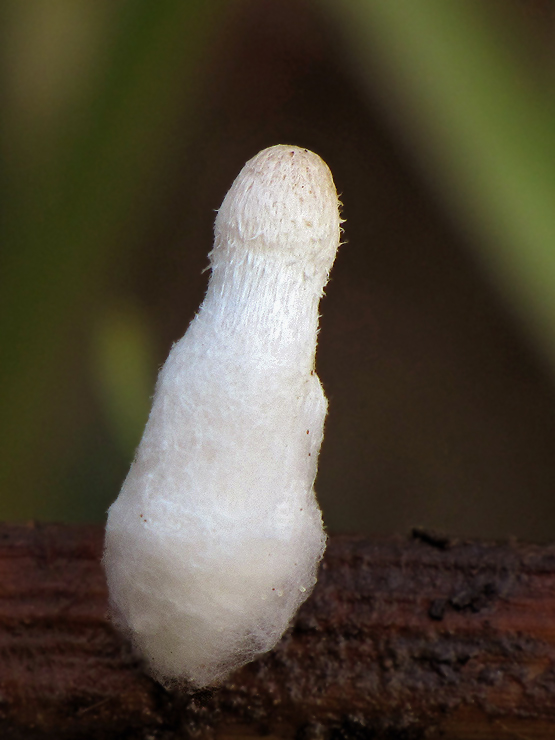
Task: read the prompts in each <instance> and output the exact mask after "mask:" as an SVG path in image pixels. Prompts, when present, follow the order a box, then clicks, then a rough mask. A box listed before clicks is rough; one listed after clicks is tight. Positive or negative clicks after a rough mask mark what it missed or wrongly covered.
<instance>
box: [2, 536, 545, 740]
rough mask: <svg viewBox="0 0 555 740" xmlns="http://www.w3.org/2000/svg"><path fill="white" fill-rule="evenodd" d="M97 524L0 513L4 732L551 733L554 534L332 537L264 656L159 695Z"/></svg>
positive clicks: (306, 736)
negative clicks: (116, 621) (134, 650)
mask: <svg viewBox="0 0 555 740" xmlns="http://www.w3.org/2000/svg"><path fill="white" fill-rule="evenodd" d="M101 550H102V530H101V529H100V527H96V526H58V525H45V526H39V525H33V526H16V525H2V526H1V527H0V737H2V738H47V737H48V738H56V740H58V739H59V740H64V738H145V740H146V738H153V739H154V738H157V739H160V740H161V739H162V738H164V739H165V738H175V737H198V738H204V737H212V736H215V737H216V738H228V737H229V738H231V737H235V738H237V737H239V736H242V737H247V736H257V735H258V736H261V735H270V736H274V737H276V736H279V737H296V738H299V740H313V739H314V740H316V739H320V738H321V739H322V740H326V739H327V738H333V739H334V740H340V739H341V738H348V737H356V738H374V737H376V738H378V737H387V738H404V739H409V738H424V737H426V738H433V737H442V738H460V739H464V738H482V739H485V738H496V740H503V739H504V738H507V739H508V738H515V739H516V738H523V739H525V738H553V737H555V546H553V545H550V546H533V545H523V544H517V543H509V544H502V545H499V544H497V545H496V544H485V543H479V542H455V541H452V542H451V541H449V540H447V539H445V538H441V537H436V536H434V535H433V534H429V533H425V532H417V533H415V534H414V535H413V537H412V538H408V539H407V538H405V539H403V538H393V539H387V540H376V541H369V540H367V539H362V538H358V537H354V536H349V537H338V536H336V537H332V538H331V540H330V543H329V546H328V551H327V553H326V557H325V559H324V562H323V564H322V568H321V572H320V577H319V582H318V585H317V587H316V589H315V591H314V593H313V595H312V597H311V598H310V599H309V600H308V602H307V603H306V604H305V605H304V606H303V607H302V609H301V610H300V612H299V614H298V616H297V619H296V621H295V624H294V626H293V628H292V629H291V630H290V631H289V632H288V633H287V634H286V636H285V637H284V638H283V639H282V641H281V642H280V644H279V646H278V647H277V648H276V650H274V651H273V652H272V653H271V654H269V655H267V656H265V657H263V658H261V659H260V660H258V661H256V662H255V663H251V664H250V665H248V666H246V667H245V668H243V669H242V670H240V671H238V672H237V673H235V674H234V675H233V676H231V677H230V678H229V679H228V681H226V682H225V683H224V684H223V685H222V686H221V687H220V688H218V689H214V690H210V691H204V692H199V693H197V694H192V695H185V694H182V695H176V694H171V693H168V692H166V691H164V690H163V689H162V688H161V687H160V686H158V685H157V684H156V683H155V682H153V681H152V680H151V679H149V678H148V677H147V676H146V675H145V674H144V673H143V671H142V670H141V666H140V663H139V661H138V660H137V659H136V658H134V657H133V656H132V655H131V653H130V651H129V649H128V647H127V646H126V645H125V644H124V643H123V642H122V640H121V639H120V638H119V636H118V635H116V634H115V633H114V631H113V630H112V628H111V626H110V625H109V623H108V622H107V619H106V587H105V583H104V577H103V573H102V569H101V566H100V562H99V561H100V555H101Z"/></svg>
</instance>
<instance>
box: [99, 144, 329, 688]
mask: <svg viewBox="0 0 555 740" xmlns="http://www.w3.org/2000/svg"><path fill="white" fill-rule="evenodd" d="M257 219H258V221H257ZM301 221H302V222H301ZM291 222H292V223H291ZM307 223H308V224H310V225H309V226H307ZM339 223H340V222H339V215H338V203H337V195H336V193H335V188H334V186H333V180H332V179H331V175H330V173H329V170H328V169H327V167H326V165H325V164H324V163H323V162H322V161H321V160H320V159H319V157H317V156H316V155H314V154H312V153H311V152H307V150H302V149H297V148H296V147H272V148H271V149H268V150H265V151H264V152H261V153H260V154H259V155H257V157H255V158H254V159H253V160H251V161H250V162H249V163H247V165H246V166H245V168H244V170H243V171H242V172H241V174H240V175H239V177H238V178H237V180H236V181H235V183H234V185H233V187H232V189H231V190H230V193H229V194H228V196H227V197H226V199H225V201H224V203H223V204H222V208H221V209H220V212H219V215H218V219H217V221H216V241H215V246H214V250H213V252H212V253H211V262H212V277H211V280H210V284H209V288H208V292H207V296H206V299H205V301H204V303H203V305H202V306H201V309H200V311H199V313H198V315H197V316H196V318H195V319H194V321H193V322H192V324H191V326H190V327H189V329H188V331H187V333H186V335H185V336H184V337H183V339H181V340H180V341H179V342H178V343H177V344H176V345H175V346H174V347H173V349H172V351H171V353H170V355H169V357H168V360H167V361H166V363H165V365H164V367H163V368H162V370H161V372H160V376H159V379H158V383H157V387H156V393H155V397H154V402H153V407H152V410H151V414H150V417H149V420H148V423H147V426H146V429H145V432H144V436H143V439H142V441H141V444H140V446H139V449H138V451H137V455H136V458H135V461H134V462H133V465H132V467H131V470H130V471H129V475H128V477H127V479H126V481H125V483H124V485H123V488H122V490H121V493H120V495H119V497H118V499H117V500H116V501H115V503H114V504H113V505H112V506H111V508H110V511H109V516H108V523H107V528H106V543H105V555H104V565H105V569H106V574H107V579H108V586H109V592H110V603H111V609H112V615H113V618H114V620H115V622H116V624H117V625H118V626H119V627H120V629H122V630H123V631H124V632H125V633H126V634H127V635H128V637H129V638H130V639H131V640H132V642H133V644H134V646H135V647H136V648H137V649H138V650H139V651H140V652H141V654H142V655H143V656H144V658H145V659H146V662H147V664H148V667H149V670H150V672H151V673H152V675H153V676H154V677H155V678H157V679H158V680H159V681H160V682H162V683H163V684H165V685H171V684H175V683H178V684H179V683H187V684H190V685H193V686H198V687H200V686H205V685H208V684H210V683H214V682H215V681H217V680H218V679H220V678H222V677H223V676H225V675H226V674H227V673H229V671H231V670H232V669H234V668H236V667H238V666H240V665H242V664H244V663H246V662H248V661H250V660H252V659H253V658H254V657H255V656H256V655H258V654H260V653H262V652H265V651H267V650H269V649H271V648H272V647H273V646H274V645H275V643H276V642H277V641H278V640H279V638H280V636H281V635H282V634H283V632H284V630H285V629H286V628H287V626H288V624H289V622H290V621H291V618H292V617H293V615H294V614H295V612H296V610H297V609H298V607H299V605H300V604H301V603H302V602H303V601H304V600H305V599H306V597H307V596H308V595H309V594H310V592H311V590H312V588H313V586H314V584H315V581H316V571H317V568H318V564H319V561H320V559H321V557H322V555H323V552H324V548H325V541H326V536H325V534H324V531H323V527H322V521H321V514H320V510H319V508H318V505H317V503H316V499H315V496H314V491H313V482H314V478H315V475H316V469H317V459H318V452H319V449H320V444H321V441H322V435H323V424H324V418H325V414H326V400H325V397H324V394H323V392H322V389H321V386H320V382H319V380H318V378H317V376H316V374H315V372H314V354H315V349H316V336H317V328H318V302H319V299H320V297H321V295H322V290H323V286H324V284H325V282H326V280H327V276H328V272H329V269H330V267H331V264H332V262H333V259H334V256H335V250H336V249H337V245H338V243H339Z"/></svg>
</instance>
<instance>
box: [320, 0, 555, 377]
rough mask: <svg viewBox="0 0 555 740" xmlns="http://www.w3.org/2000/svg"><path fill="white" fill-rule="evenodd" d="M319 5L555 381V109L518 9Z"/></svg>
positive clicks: (329, 0) (467, 3)
mask: <svg viewBox="0 0 555 740" xmlns="http://www.w3.org/2000/svg"><path fill="white" fill-rule="evenodd" d="M321 3H322V4H323V5H324V6H325V8H326V11H327V12H329V14H330V15H332V16H333V18H334V19H335V22H336V23H338V24H339V25H340V26H341V29H342V31H343V33H344V38H345V47H346V48H347V49H349V51H350V53H351V55H352V60H353V61H354V63H355V66H356V69H357V71H358V73H359V75H360V77H361V79H362V80H363V82H364V83H365V84H366V85H367V86H368V87H369V88H371V90H372V92H373V93H375V92H376V91H378V93H379V94H380V95H381V98H382V102H383V103H384V104H385V106H386V108H387V109H388V110H389V112H390V114H391V115H392V116H393V118H394V120H395V121H396V122H397V123H398V126H399V128H400V130H401V132H402V133H403V134H404V135H405V137H406V138H407V139H408V141H409V143H411V144H412V145H413V149H414V153H415V156H416V157H417V158H419V161H420V163H421V165H422V166H423V167H424V168H425V170H426V171H427V173H428V175H429V176H430V178H431V179H432V180H433V182H434V184H435V186H436V189H437V192H438V194H439V195H440V196H441V197H442V198H443V199H444V200H445V202H446V203H447V205H448V207H449V208H450V209H451V210H452V211H453V213H454V214H455V215H456V216H457V217H458V218H459V219H460V221H462V223H463V228H464V229H465V230H468V231H469V232H471V234H472V237H473V239H474V241H475V243H476V245H477V254H478V255H479V257H480V258H481V260H482V261H483V262H484V264H485V265H486V266H487V267H488V269H489V270H490V274H491V275H492V276H493V278H494V280H495V281H497V284H498V285H499V287H500V288H501V289H502V291H503V292H504V294H505V297H506V300H507V305H508V306H509V307H510V308H511V309H512V307H513V305H514V308H515V309H516V313H517V314H519V315H520V316H521V318H523V319H524V321H525V322H526V323H527V330H528V331H529V332H530V333H531V335H532V336H533V337H534V338H535V339H536V340H537V341H538V342H539V346H540V347H541V350H542V352H543V353H544V355H545V356H546V357H547V358H548V360H549V362H550V363H551V368H552V370H553V371H555V289H554V285H555V108H554V101H553V96H552V88H551V85H550V84H548V82H547V75H544V77H543V78H541V75H539V74H538V70H537V69H532V67H531V65H528V64H527V63H526V60H525V54H524V52H525V49H524V44H523V43H522V42H523V39H522V38H518V34H516V33H514V34H513V36H512V37H511V35H510V31H511V30H512V31H513V32H514V30H515V28H514V27H513V28H511V24H510V22H507V20H509V21H514V20H515V19H514V18H509V16H510V13H511V6H510V5H507V7H506V8H501V9H500V6H496V7H492V6H490V7H489V11H490V12H491V11H493V10H496V9H497V10H498V14H497V15H498V17H497V19H496V23H497V24H498V25H497V26H495V25H494V23H493V16H492V15H488V14H487V13H486V11H487V10H488V7H487V4H484V3H483V2H479V3H476V2H472V1H471V0H464V1H462V0H458V1H454V2H451V1H450V0H447V1H446V0H409V1H408V2H399V1H398V0H392V1H391V2H390V1H389V0H321ZM499 26H501V27H502V28H503V33H501V31H500V30H499Z"/></svg>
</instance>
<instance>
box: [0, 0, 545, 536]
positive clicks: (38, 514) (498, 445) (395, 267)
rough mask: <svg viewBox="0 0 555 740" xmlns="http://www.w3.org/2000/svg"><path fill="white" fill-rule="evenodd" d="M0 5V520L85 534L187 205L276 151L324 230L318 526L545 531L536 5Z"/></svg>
mask: <svg viewBox="0 0 555 740" xmlns="http://www.w3.org/2000/svg"><path fill="white" fill-rule="evenodd" d="M394 6H396V7H394ZM0 12H1V15H2V24H1V26H2V31H1V34H2V39H1V40H0V41H1V48H2V51H1V54H2V75H3V85H2V89H3V93H2V111H3V125H2V133H1V135H2V153H3V166H2V173H1V174H0V178H1V180H2V186H3V187H2V193H3V195H2V210H3V219H2V223H3V225H2V229H3V237H2V253H1V256H0V281H1V285H0V301H1V313H0V353H1V363H0V393H1V401H0V403H1V406H0V433H1V440H0V445H1V446H0V476H1V482H0V485H1V488H0V496H1V498H0V518H1V519H7V520H28V519H41V520H52V519H55V520H63V521H83V520H92V521H101V520H103V518H104V516H105V511H106V509H107V507H108V506H109V504H110V503H111V501H112V500H113V499H114V498H115V497H116V495H117V493H118V491H119V488H120V486H121V483H122V481H123V478H124V477H125V474H126V472H127V469H128V467H129V464H130V462H131V459H132V457H133V452H134V449H135V447H136V445H137V444H138V441H139V439H140V436H141V432H142V428H143V426H144V422H145V420H146V417H147V415H148V408H149V404H150V396H151V394H152V391H153V386H154V382H155V378H156V373H157V370H158V368H159V366H160V365H161V364H162V363H163V361H164V359H165V357H166V355H167V353H168V350H169V348H170V346H171V344H172V342H174V341H176V340H177V339H178V338H179V337H180V336H182V334H183V333H184V332H185V330H186V328H187V325H188V323H189V321H190V320H191V318H192V317H193V315H194V313H195V311H196V309H197V308H198V305H199V303H200V302H201V300H202V298H203V294H204V291H205V288H206V284H207V280H208V273H206V272H204V273H203V269H204V268H205V267H206V265H207V254H208V252H209V250H210V248H211V242H212V225H213V219H214V211H215V209H217V208H218V207H219V205H220V203H221V201H222V198H223V196H224V195H225V193H226V191H227V190H228V188H229V186H230V185H231V182H232V181H233V179H234V177H235V176H236V175H237V174H238V172H239V170H240V169H241V167H242V165H243V164H244V162H245V161H246V160H247V159H248V158H250V157H252V156H253V155H254V154H255V153H256V152H257V151H259V150H260V149H263V148H265V147H267V146H270V145H272V144H276V143H287V144H296V145H299V146H303V147H307V148H310V149H312V150H314V151H316V152H317V153H318V154H320V155H321V156H322V157H323V158H324V159H325V161H326V162H327V163H328V164H329V166H330V168H331V170H332V172H333V174H334V178H335V182H336V185H337V188H338V191H339V192H340V194H341V199H342V201H343V203H344V211H343V215H344V217H345V218H346V219H347V221H346V224H345V238H346V244H345V245H344V246H342V247H341V249H340V253H339V256H338V259H337V262H336V265H335V267H334V269H333V273H332V279H331V281H330V283H329V285H328V288H327V295H326V297H325V298H324V300H323V302H322V307H321V312H322V321H321V332H320V341H319V350H318V359H317V366H318V372H319V375H320V377H321V379H322V382H323V384H324V387H325V389H326V392H327V395H328V397H329V401H330V412H329V416H328V420H327V427H326V437H325V441H324V445H323V448H322V453H321V457H320V469H319V475H318V480H317V491H318V496H319V500H320V502H321V505H322V508H323V511H324V518H325V521H326V523H327V525H328V528H329V529H330V530H332V531H361V532H366V533H374V534H375V533H390V532H395V531H401V532H404V531H407V530H408V529H409V528H410V527H412V526H415V525H420V526H424V527H430V528H436V529H439V530H442V531H446V532H449V533H451V534H455V535H464V536H480V537H495V538H500V537H507V536H513V535H514V536H517V537H521V538H525V539H530V540H537V541H542V540H550V539H551V540H552V539H553V538H554V537H555V455H554V451H555V385H554V379H555V296H554V286H555V254H554V253H555V174H554V173H555V167H554V155H555V144H554V137H555V124H554V121H555V115H554V109H553V61H554V60H553V31H554V29H555V13H554V5H553V3H552V2H549V1H545V2H543V1H540V0H536V1H533V0H526V1H524V0H518V1H517V0H499V1H498V0H480V2H473V1H472V0H464V1H463V0H456V2H453V3H445V2H444V0H411V3H410V4H406V3H389V2H388V0H383V1H382V0H376V1H375V2H372V1H370V2H362V0H360V1H357V0H329V2H326V1H325V0H322V1H321V2H317V1H316V0H313V1H312V2H309V0H263V2H261V0H227V1H226V0H190V1H187V2H184V1H183V0H179V1H177V0H175V1H173V2H172V1H169V0H168V1H167V2H166V1H165V0H162V1H161V2H157V3H153V2H151V0H135V1H134V2H130V1H128V2H123V1H121V2H115V3H114V2H112V0H110V2H108V0H95V2H72V1H71V0H66V2H58V3H52V2H49V1H47V0H35V2H33V3H21V2H19V1H18V0H11V1H10V0H7V2H5V3H4V4H3V8H2V10H1V11H0Z"/></svg>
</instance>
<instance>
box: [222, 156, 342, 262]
mask: <svg viewBox="0 0 555 740" xmlns="http://www.w3.org/2000/svg"><path fill="white" fill-rule="evenodd" d="M339 205H340V204H339V201H338V198H337V191H336V189H335V185H334V182H333V178H332V174H331V172H330V170H329V167H328V166H327V164H326V163H325V162H324V161H323V160H322V159H321V158H320V157H319V156H318V155H317V154H314V152H311V151H309V150H308V149H303V148H300V147H296V146H287V145H285V144H278V145H276V146H272V147H269V148H268V149H263V150H262V151H261V152H259V153H258V154H257V155H256V156H255V157H253V158H252V159H250V160H249V161H248V162H247V163H246V164H245V166H244V167H243V169H242V170H241V172H240V173H239V175H238V176H237V178H236V179H235V182H234V183H233V185H232V186H231V188H230V190H229V192H228V193H227V195H226V197H225V198H224V201H223V203H222V205H221V208H220V209H219V211H218V215H217V218H216V223H215V228H214V231H215V241H214V248H213V250H212V252H211V254H210V259H211V262H212V265H213V266H214V265H215V264H217V263H218V262H220V260H226V261H229V260H230V258H231V259H233V258H237V259H241V260H242V259H243V258H244V256H245V254H244V252H245V251H246V252H248V253H252V254H261V253H262V254H264V255H267V256H268V257H269V258H271V257H273V256H274V257H275V258H276V259H281V260H284V261H285V262H287V263H295V262H299V263H300V264H302V266H303V267H304V268H305V269H306V268H309V267H312V269H316V270H318V271H319V270H324V271H325V272H329V270H330V268H331V266H332V264H333V261H334V259H335V254H336V251H337V247H338V246H339V239H340V232H341V218H340V215H339ZM238 252H240V254H238ZM230 253H231V254H230Z"/></svg>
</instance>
